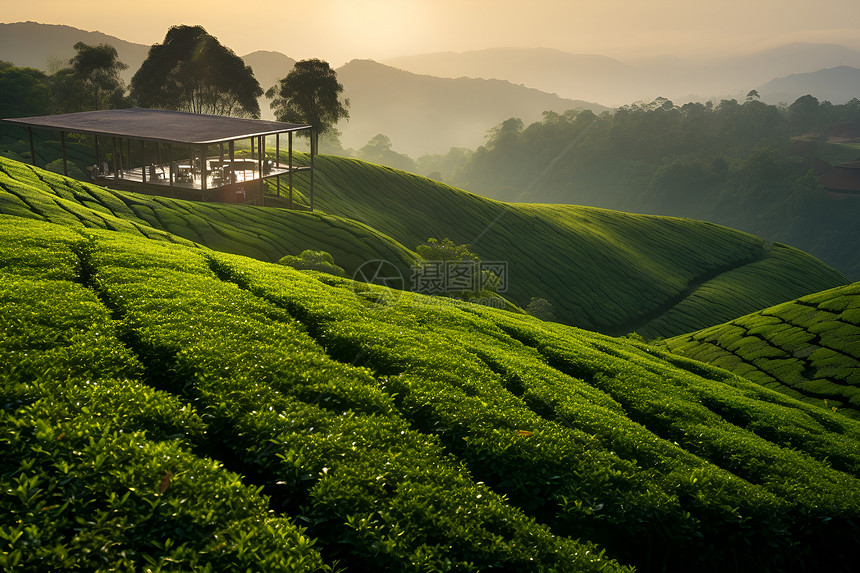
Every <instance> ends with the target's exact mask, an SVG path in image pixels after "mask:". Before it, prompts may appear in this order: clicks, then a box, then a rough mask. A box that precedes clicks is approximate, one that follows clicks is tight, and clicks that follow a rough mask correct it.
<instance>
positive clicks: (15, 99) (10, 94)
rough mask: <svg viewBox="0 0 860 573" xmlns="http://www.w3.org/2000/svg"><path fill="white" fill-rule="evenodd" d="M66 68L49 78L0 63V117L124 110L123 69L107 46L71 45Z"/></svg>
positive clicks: (112, 49)
mask: <svg viewBox="0 0 860 573" xmlns="http://www.w3.org/2000/svg"><path fill="white" fill-rule="evenodd" d="M74 47H75V51H76V52H77V53H76V55H75V57H73V58H72V59H71V60H70V61H69V62H68V66H67V67H62V68H60V69H58V70H57V71H56V72H54V73H53V74H51V75H48V74H46V73H45V72H42V71H40V70H37V69H34V68H19V67H17V66H14V65H12V64H10V63H9V62H0V92H2V93H3V99H2V100H0V117H21V116H27V115H45V114H49V113H71V112H76V111H88V110H94V109H116V108H121V107H127V106H128V103H129V102H128V99H127V97H126V95H125V86H124V85H123V81H122V79H121V78H120V75H119V73H120V72H121V71H122V70H124V69H126V68H127V67H128V66H126V65H125V64H124V63H122V62H120V61H119V56H118V54H117V51H116V48H114V47H113V46H110V45H108V44H99V45H98V46H90V45H87V44H84V43H83V42H78V43H77V44H75V46H74Z"/></svg>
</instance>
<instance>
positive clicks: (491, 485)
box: [0, 215, 860, 571]
mask: <svg viewBox="0 0 860 573" xmlns="http://www.w3.org/2000/svg"><path fill="white" fill-rule="evenodd" d="M69 221H71V224H68V223H69ZM182 243H183V241H181V240H179V239H175V238H173V237H171V236H169V235H167V234H163V233H155V232H153V238H146V237H143V236H142V235H141V234H140V233H139V232H138V231H137V230H134V229H128V230H127V232H124V231H110V230H105V229H98V228H94V227H92V228H84V227H82V226H80V225H79V224H77V223H76V222H75V220H74V219H72V218H71V217H69V218H68V219H61V220H60V221H58V224H53V223H50V222H45V221H37V220H34V219H33V218H32V217H28V218H19V217H14V216H9V215H0V279H2V280H0V306H2V309H0V366H2V370H0V376H2V377H0V381H2V383H0V447H2V451H3V452H4V455H3V456H2V457H0V487H2V491H4V492H6V495H4V496H3V497H2V498H0V504H2V507H0V513H2V514H3V515H5V516H11V518H10V519H7V520H4V521H3V522H2V523H0V562H2V564H3V567H5V568H11V566H12V565H13V564H15V563H18V565H19V566H20V567H21V568H22V569H23V570H58V569H70V568H73V567H75V566H76V565H77V566H86V568H92V569H104V570H107V569H112V570H116V569H126V568H129V567H134V568H136V569H140V568H142V567H143V566H144V565H145V564H151V566H153V567H154V568H155V567H157V566H162V567H164V568H165V570H167V569H171V568H175V569H184V570H187V569H191V568H198V569H201V570H204V569H205V568H206V567H207V566H208V567H211V568H213V569H214V570H219V571H233V570H236V571H239V570H241V571H244V570H246V569H251V570H266V571H287V570H304V571H311V570H319V569H320V568H321V567H324V565H325V564H333V563H335V562H337V563H338V564H339V565H340V566H345V567H347V570H359V571H365V570H370V569H376V570H392V571H426V570H463V571H465V570H470V569H472V568H474V569H477V570H488V569H491V568H500V569H501V570H506V571H511V570H517V571H535V570H545V571H553V570H554V571H597V570H604V571H617V570H621V569H622V566H621V565H619V564H618V563H616V562H615V561H612V560H611V559H608V558H614V559H617V560H618V561H620V562H621V563H622V564H632V565H636V566H638V567H639V568H640V569H641V570H643V571H648V570H656V569H662V568H664V567H665V568H667V569H668V570H676V571H688V570H690V569H691V568H694V567H695V568H696V569H701V570H711V571H725V570H732V569H735V570H750V571H761V570H767V569H768V568H773V567H784V568H789V569H792V568H799V567H801V566H806V567H809V568H811V569H816V570H845V571H849V570H851V569H852V567H853V566H854V564H855V563H854V558H853V556H854V555H855V554H856V550H857V544H858V539H860V536H858V533H860V531H858V527H857V524H858V520H860V423H858V422H856V421H854V420H851V419H848V418H846V417H844V416H840V415H838V414H836V413H833V412H831V411H828V410H823V409H821V408H818V407H816V406H812V405H808V404H804V403H803V402H800V401H797V400H795V399H793V398H790V397H788V396H785V395H783V394H781V393H778V392H775V391H772V390H769V389H766V388H763V387H762V386H760V385H758V384H755V383H753V382H750V381H747V380H745V379H743V378H741V377H738V376H735V375H733V374H730V373H728V372H726V371H724V370H720V369H717V368H713V367H710V366H707V365H703V364H700V363H698V362H695V361H693V360H689V359H686V358H683V357H678V356H675V355H673V354H670V353H663V352H661V351H659V350H656V349H653V348H649V347H647V346H644V345H638V344H636V343H634V342H632V341H624V340H618V339H612V338H608V337H605V336H603V335H599V334H595V333H590V332H587V331H582V330H578V329H575V328H571V327H566V326H562V325H558V324H553V323H542V322H540V321H538V320H536V319H533V318H531V317H527V316H522V315H515V314H511V313H506V312H503V311H497V310H493V309H488V308H485V307H478V306H472V305H469V304H467V303H462V302H456V301H444V300H439V299H433V298H427V297H422V296H419V295H413V294H411V293H401V292H400V291H392V292H384V291H380V290H378V289H377V288H376V287H370V286H365V287H364V288H365V289H367V290H366V291H364V290H359V291H358V292H357V293H356V290H355V289H356V287H355V285H354V284H353V283H351V282H350V281H347V280H344V279H338V278H335V277H331V276H329V275H317V274H313V273H301V272H298V271H294V270H292V269H289V268H286V267H282V266H279V265H272V264H268V263H264V262H260V261H257V260H254V259H250V258H246V257H242V256H237V255H230V254H224V253H218V252H216V251H211V250H209V249H205V248H199V247H196V246H190V245H187V244H182ZM380 294H382V295H384V296H379V295H380ZM213 460H214V461H213ZM222 464H223V465H222ZM272 512H274V513H272ZM299 526H301V527H306V528H307V529H306V530H303V529H301V528H300V527H299ZM577 540H578V541H577ZM602 549H605V550H606V551H607V555H602V554H601V550H602ZM607 557H608V558H607ZM171 570H172V569H171Z"/></svg>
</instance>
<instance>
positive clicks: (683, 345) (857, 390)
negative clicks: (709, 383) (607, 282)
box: [665, 283, 860, 418]
mask: <svg viewBox="0 0 860 573" xmlns="http://www.w3.org/2000/svg"><path fill="white" fill-rule="evenodd" d="M665 344H666V346H667V347H668V348H669V349H671V350H672V351H673V352H675V353H677V354H683V355H684V356H688V357H690V358H693V359H696V360H700V361H703V362H707V363H710V364H714V365H715V366H719V367H721V368H725V369H727V370H730V371H732V372H735V373H737V374H740V375H742V376H744V377H745V378H748V379H749V380H752V381H754V382H757V383H759V384H761V385H763V386H766V387H768V388H773V389H775V390H778V391H780V392H783V393H785V394H787V395H789V396H793V397H795V398H798V399H799V400H803V401H805V402H809V403H812V404H816V405H819V406H822V407H824V408H829V409H832V410H833V411H838V412H840V413H842V414H845V415H847V416H850V417H853V418H860V283H854V284H851V285H847V286H844V287H839V288H835V289H831V290H827V291H824V292H821V293H816V294H813V295H809V296H806V297H803V298H800V299H797V300H794V301H791V302H788V303H785V304H781V305H778V306H775V307H772V308H768V309H765V310H762V311H760V312H757V313H754V314H751V315H748V316H743V317H740V318H737V319H735V320H732V321H730V322H728V323H726V324H722V325H719V326H715V327H711V328H707V329H704V330H700V331H697V332H693V333H691V334H686V335H682V336H677V337H674V338H670V339H668V340H666V341H665Z"/></svg>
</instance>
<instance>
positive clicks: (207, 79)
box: [131, 26, 263, 117]
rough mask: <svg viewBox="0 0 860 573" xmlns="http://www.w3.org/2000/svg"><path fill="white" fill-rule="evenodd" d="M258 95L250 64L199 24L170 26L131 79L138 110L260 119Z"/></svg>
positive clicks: (257, 83) (257, 87)
mask: <svg viewBox="0 0 860 573" xmlns="http://www.w3.org/2000/svg"><path fill="white" fill-rule="evenodd" d="M261 95H263V90H262V88H260V84H259V82H257V79H256V78H255V77H254V72H253V70H252V69H251V66H246V65H245V62H244V61H242V58H240V57H239V56H237V55H236V53H235V52H233V50H231V49H229V48H227V47H225V46H223V45H221V43H220V42H219V41H218V39H217V38H215V37H214V36H211V35H209V34H208V33H207V32H206V30H204V29H203V27H202V26H173V27H171V28H170V29H169V30H168V31H167V35H166V36H165V38H164V43H163V44H155V45H153V46H152V47H151V48H150V49H149V54H148V55H147V57H146V60H144V62H143V64H142V65H141V66H140V69H139V70H138V71H137V73H135V74H134V77H133V78H132V79H131V96H132V99H133V100H134V101H135V102H136V103H137V104H138V105H140V106H143V107H154V108H161V109H175V110H180V111H190V112H194V113H208V114H213V115H232V116H237V117H260V104H259V102H258V101H257V98H259V97H260V96H261Z"/></svg>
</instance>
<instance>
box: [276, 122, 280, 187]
mask: <svg viewBox="0 0 860 573" xmlns="http://www.w3.org/2000/svg"><path fill="white" fill-rule="evenodd" d="M275 168H276V169H278V170H280V169H281V134H280V133H276V134H275ZM275 186H276V187H277V188H278V197H280V196H281V175H280V171H279V172H278V175H277V176H275Z"/></svg>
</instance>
